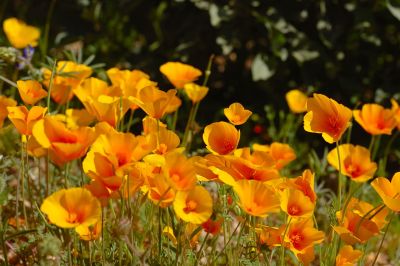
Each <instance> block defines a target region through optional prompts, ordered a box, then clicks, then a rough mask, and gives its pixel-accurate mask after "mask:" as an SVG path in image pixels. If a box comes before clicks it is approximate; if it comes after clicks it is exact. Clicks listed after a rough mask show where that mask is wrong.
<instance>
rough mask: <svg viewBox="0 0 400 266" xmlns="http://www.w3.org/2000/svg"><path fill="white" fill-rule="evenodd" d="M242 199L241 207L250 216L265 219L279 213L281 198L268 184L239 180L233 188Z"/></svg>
mask: <svg viewBox="0 0 400 266" xmlns="http://www.w3.org/2000/svg"><path fill="white" fill-rule="evenodd" d="M233 189H234V191H235V192H236V194H238V196H239V199H240V203H239V205H240V207H241V208H242V209H243V210H244V211H245V212H247V213H248V214H250V215H253V216H259V217H265V216H267V214H268V213H272V212H279V198H278V197H277V195H276V193H275V191H274V190H273V189H272V188H271V187H270V186H269V185H267V184H265V183H263V182H260V181H256V180H239V181H237V182H236V185H235V186H234V187H233Z"/></svg>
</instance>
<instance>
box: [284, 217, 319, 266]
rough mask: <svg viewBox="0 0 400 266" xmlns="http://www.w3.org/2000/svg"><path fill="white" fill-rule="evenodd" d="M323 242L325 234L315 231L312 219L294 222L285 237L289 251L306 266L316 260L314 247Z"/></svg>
mask: <svg viewBox="0 0 400 266" xmlns="http://www.w3.org/2000/svg"><path fill="white" fill-rule="evenodd" d="M323 240H324V233H323V232H322V231H318V230H317V229H315V228H314V226H313V223H312V221H311V220H310V219H303V220H298V221H294V222H292V223H291V224H290V225H289V229H288V230H287V234H286V235H285V242H287V243H288V244H289V249H290V250H291V251H292V252H293V253H294V254H295V255H296V257H297V258H298V259H299V260H300V261H301V262H302V263H303V264H304V265H308V264H309V263H310V262H311V261H313V260H314V258H315V256H314V245H315V244H318V243H321V242H322V241H323Z"/></svg>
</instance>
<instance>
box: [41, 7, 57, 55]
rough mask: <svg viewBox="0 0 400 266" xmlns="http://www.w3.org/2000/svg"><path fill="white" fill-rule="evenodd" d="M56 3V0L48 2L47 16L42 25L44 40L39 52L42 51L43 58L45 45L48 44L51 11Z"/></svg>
mask: <svg viewBox="0 0 400 266" xmlns="http://www.w3.org/2000/svg"><path fill="white" fill-rule="evenodd" d="M55 5H56V0H52V1H51V3H50V7H49V10H48V12H47V17H46V25H45V27H44V41H43V45H42V46H41V48H42V49H41V50H42V51H41V52H42V58H45V56H46V55H47V47H48V44H49V32H50V25H51V18H52V16H53V12H54V7H55Z"/></svg>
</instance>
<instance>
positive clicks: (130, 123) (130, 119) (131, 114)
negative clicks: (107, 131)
mask: <svg viewBox="0 0 400 266" xmlns="http://www.w3.org/2000/svg"><path fill="white" fill-rule="evenodd" d="M134 113H135V110H131V113H130V115H129V120H128V125H127V126H126V130H125V131H126V132H130V130H131V126H132V122H133V114H134Z"/></svg>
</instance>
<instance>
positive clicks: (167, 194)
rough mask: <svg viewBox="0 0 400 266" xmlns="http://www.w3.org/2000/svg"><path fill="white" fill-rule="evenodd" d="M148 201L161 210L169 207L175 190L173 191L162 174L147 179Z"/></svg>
mask: <svg viewBox="0 0 400 266" xmlns="http://www.w3.org/2000/svg"><path fill="white" fill-rule="evenodd" d="M147 183H148V184H147V186H148V189H149V193H148V194H147V195H148V197H149V199H150V200H151V201H152V202H153V203H154V204H156V205H159V206H160V207H162V208H166V207H168V206H170V205H171V204H172V203H173V201H174V199H175V190H173V189H172V188H171V186H170V183H169V182H168V180H167V178H166V177H165V176H164V175H163V174H155V175H154V176H149V177H148V179H147Z"/></svg>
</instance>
